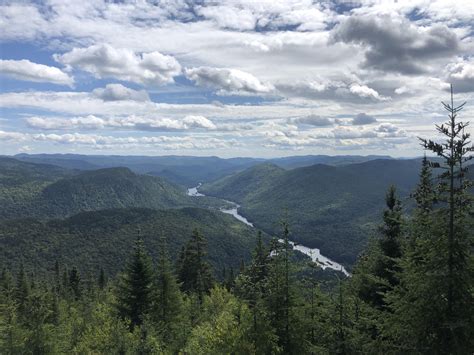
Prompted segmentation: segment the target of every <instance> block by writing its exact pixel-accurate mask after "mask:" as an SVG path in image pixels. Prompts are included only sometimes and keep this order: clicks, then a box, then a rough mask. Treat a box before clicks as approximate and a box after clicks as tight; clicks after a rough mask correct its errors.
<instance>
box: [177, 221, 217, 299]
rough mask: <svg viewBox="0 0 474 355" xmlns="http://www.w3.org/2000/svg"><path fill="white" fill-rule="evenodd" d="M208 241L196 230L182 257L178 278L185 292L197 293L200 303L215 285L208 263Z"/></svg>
mask: <svg viewBox="0 0 474 355" xmlns="http://www.w3.org/2000/svg"><path fill="white" fill-rule="evenodd" d="M206 255H207V251H206V239H205V238H204V236H203V235H202V234H201V233H199V232H198V231H197V230H194V232H193V234H192V236H191V238H190V240H189V241H188V243H187V244H186V247H185V248H184V250H182V254H181V255H180V262H179V264H178V265H179V269H178V278H179V281H180V282H181V289H182V290H183V291H184V292H188V293H189V292H195V293H196V294H197V296H198V299H199V303H202V300H203V297H204V294H206V293H207V292H208V291H209V290H210V289H211V287H212V285H213V283H214V278H213V276H212V272H211V267H210V265H209V263H208V262H207V261H206Z"/></svg>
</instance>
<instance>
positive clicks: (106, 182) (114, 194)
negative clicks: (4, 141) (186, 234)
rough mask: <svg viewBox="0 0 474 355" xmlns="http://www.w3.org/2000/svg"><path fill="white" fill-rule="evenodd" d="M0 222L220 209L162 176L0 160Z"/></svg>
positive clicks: (217, 203)
mask: <svg viewBox="0 0 474 355" xmlns="http://www.w3.org/2000/svg"><path fill="white" fill-rule="evenodd" d="M0 201H1V202H2V209H1V210H0V218H1V219H12V218H23V217H34V218H63V217H68V216H71V215H73V214H76V213H79V212H85V211H95V210H103V209H112V208H133V207H142V208H152V209H164V208H177V207H187V206H188V207H193V206H194V207H197V206H203V207H208V206H213V205H219V204H220V202H219V201H213V199H212V198H202V199H193V198H190V197H189V196H187V195H186V189H185V188H183V187H180V186H178V185H174V184H172V183H169V182H168V181H166V180H165V179H163V178H160V177H155V176H148V175H139V174H136V173H134V172H132V171H131V170H130V169H128V168H107V169H99V170H92V171H83V172H79V171H76V170H67V169H63V168H60V167H58V166H54V165H43V164H32V163H26V162H21V161H18V160H15V159H10V158H3V159H2V160H0Z"/></svg>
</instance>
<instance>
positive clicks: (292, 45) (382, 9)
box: [0, 0, 474, 157]
mask: <svg viewBox="0 0 474 355" xmlns="http://www.w3.org/2000/svg"><path fill="white" fill-rule="evenodd" d="M1 4H2V5H0V24H1V28H2V31H0V148H1V149H2V154H17V153H20V152H28V153H53V152H54V153H74V152H77V153H88V154H141V155H165V154H186V155H217V156H222V157H232V156H258V157H274V156H288V155H299V154H330V155H337V154H390V155H393V156H416V155H421V153H422V152H421V151H420V148H419V144H418V142H417V137H418V136H425V137H432V136H433V135H434V124H435V123H439V122H442V121H443V119H444V118H445V114H444V112H443V111H442V107H441V105H440V101H441V100H446V99H447V98H448V92H447V89H448V88H449V84H450V83H452V84H453V85H454V88H455V91H456V92H457V94H456V99H457V100H459V101H461V100H462V101H467V102H468V103H467V105H466V109H465V111H463V118H464V120H466V121H470V120H471V119H472V117H473V114H474V109H473V107H474V106H473V104H472V103H473V102H474V100H473V99H474V41H473V36H472V33H473V27H474V23H473V19H474V2H472V1H468V0H466V1H422V0H413V1H397V2H394V1H380V0H378V1H351V2H348V1H309V0H285V1H278V0H268V1H267V0H261V1H250V0H232V1H222V2H215V1H199V2H192V1H158V2H146V1H140V2H128V1H124V2H115V3H110V2H103V1H95V0H94V1H81V2H77V1H65V0H52V1H42V2H27V1H22V2H18V1H16V2H9V1H3V2H2V3H1ZM471 129H472V128H471Z"/></svg>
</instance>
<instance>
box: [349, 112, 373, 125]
mask: <svg viewBox="0 0 474 355" xmlns="http://www.w3.org/2000/svg"><path fill="white" fill-rule="evenodd" d="M375 122H377V119H376V118H375V117H373V116H369V115H367V114H366V113H359V114H357V115H356V116H355V117H354V118H353V119H352V124H353V125H354V126H362V125H366V124H371V123H375Z"/></svg>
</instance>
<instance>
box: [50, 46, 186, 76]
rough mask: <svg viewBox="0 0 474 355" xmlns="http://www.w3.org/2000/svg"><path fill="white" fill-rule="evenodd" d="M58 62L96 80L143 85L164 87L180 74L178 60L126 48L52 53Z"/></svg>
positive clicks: (107, 47)
mask: <svg viewBox="0 0 474 355" xmlns="http://www.w3.org/2000/svg"><path fill="white" fill-rule="evenodd" d="M54 58H55V60H56V61H57V62H59V63H61V64H64V65H67V66H68V67H75V68H78V69H81V70H84V71H86V72H89V73H91V74H93V75H94V76H95V77H97V78H116V79H119V80H123V81H130V82H134V83H138V84H143V85H163V84H168V83H172V82H173V78H174V77H175V76H177V75H179V74H180V73H181V66H180V64H179V63H178V61H177V60H176V59H175V58H174V57H172V56H169V55H164V54H161V53H160V52H157V51H154V52H149V53H142V54H136V53H134V52H133V51H131V50H129V49H124V48H120V49H116V48H114V47H112V46H110V45H108V44H96V45H93V46H90V47H87V48H74V49H73V50H72V51H70V52H67V53H64V54H61V55H59V54H55V55H54Z"/></svg>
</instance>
